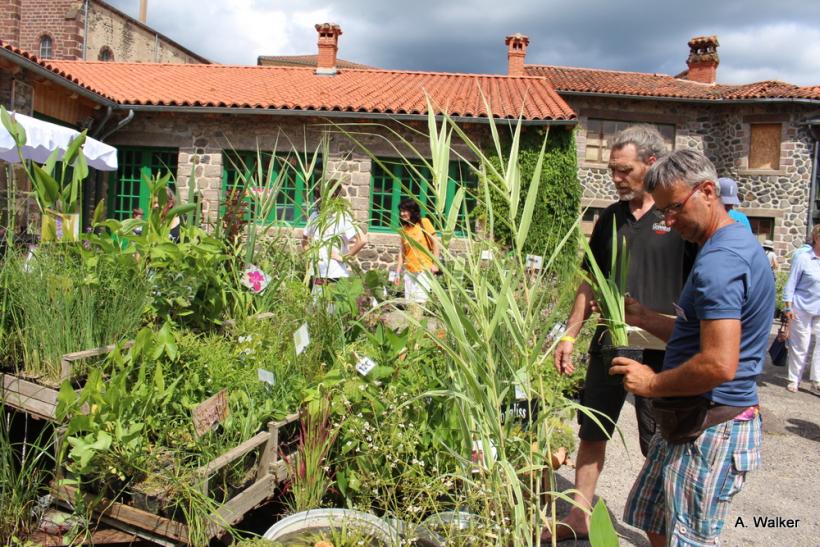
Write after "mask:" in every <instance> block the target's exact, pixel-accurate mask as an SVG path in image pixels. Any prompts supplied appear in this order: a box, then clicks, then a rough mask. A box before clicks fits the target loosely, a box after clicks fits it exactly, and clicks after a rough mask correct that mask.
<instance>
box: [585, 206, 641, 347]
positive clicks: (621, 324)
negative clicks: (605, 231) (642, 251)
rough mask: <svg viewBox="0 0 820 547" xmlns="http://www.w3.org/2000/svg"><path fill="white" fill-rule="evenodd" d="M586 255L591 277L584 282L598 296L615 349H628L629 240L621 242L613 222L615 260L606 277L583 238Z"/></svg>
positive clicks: (597, 301) (613, 257)
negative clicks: (627, 244)
mask: <svg viewBox="0 0 820 547" xmlns="http://www.w3.org/2000/svg"><path fill="white" fill-rule="evenodd" d="M582 242H583V246H584V253H585V256H586V260H587V264H588V265H589V269H590V270H592V271H591V273H589V274H585V276H584V277H585V279H586V281H587V283H589V286H590V287H592V292H593V294H594V295H595V302H596V303H597V304H598V307H599V309H600V310H601V317H602V318H603V322H604V324H605V325H606V328H607V330H608V331H609V334H610V336H611V338H612V345H613V346H616V347H626V346H628V345H629V335H628V332H627V324H626V310H625V308H624V300H625V298H626V293H627V285H626V276H627V273H628V271H629V250H628V248H627V246H626V238H620V239H619V238H618V227H617V226H616V225H615V219H614V218H613V219H612V258H611V262H610V265H609V275H604V273H603V271H602V270H601V267H600V266H599V265H598V262H597V261H596V260H595V255H594V254H593V252H592V249H591V248H590V246H589V243H588V242H587V241H586V240H585V239H583V238H582Z"/></svg>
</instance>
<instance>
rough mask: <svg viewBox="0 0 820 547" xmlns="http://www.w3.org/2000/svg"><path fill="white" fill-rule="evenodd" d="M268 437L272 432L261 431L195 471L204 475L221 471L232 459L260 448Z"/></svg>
mask: <svg viewBox="0 0 820 547" xmlns="http://www.w3.org/2000/svg"><path fill="white" fill-rule="evenodd" d="M268 437H270V433H268V432H267V431H261V432H259V433H257V434H256V435H254V436H253V437H251V438H250V439H248V440H247V441H245V442H244V443H242V444H240V445H237V446H235V447H233V448H232V449H230V450H229V451H227V452H225V453H224V454H222V455H221V456H218V457H217V458H216V459H214V460H211V461H210V462H208V463H207V464H205V465H204V466H202V467H200V468H198V469H197V470H196V471H195V473H196V474H197V475H199V476H202V477H207V476H209V475H212V474H213V473H214V472H216V471H219V470H220V469H222V468H223V467H225V466H226V465H228V464H229V463H231V462H232V461H234V460H236V459H239V458H241V457H242V456H244V455H245V454H247V453H248V452H250V451H251V450H254V449H256V448H258V447H259V446H260V445H261V444H264V443H265V442H267V440H268Z"/></svg>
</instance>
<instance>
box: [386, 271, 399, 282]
mask: <svg viewBox="0 0 820 547" xmlns="http://www.w3.org/2000/svg"><path fill="white" fill-rule="evenodd" d="M398 278H399V272H397V271H394V270H390V271H389V272H387V280H388V281H389V282H390V283H395V282H396V280H397V279H398Z"/></svg>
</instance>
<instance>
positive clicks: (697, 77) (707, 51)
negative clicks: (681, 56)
mask: <svg viewBox="0 0 820 547" xmlns="http://www.w3.org/2000/svg"><path fill="white" fill-rule="evenodd" d="M719 45H720V44H719V43H718V38H717V36H696V37H694V38H692V39H691V40H689V58H688V59H686V64H687V65H689V71H688V72H687V73H686V79H687V80H692V81H693V82H700V83H703V84H713V83H715V82H716V81H717V67H718V65H719V64H720V57H719V56H718V52H717V48H718V46H719Z"/></svg>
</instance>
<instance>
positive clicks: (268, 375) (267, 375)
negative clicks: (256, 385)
mask: <svg viewBox="0 0 820 547" xmlns="http://www.w3.org/2000/svg"><path fill="white" fill-rule="evenodd" d="M256 373H257V374H258V375H259V381H260V382H264V383H266V384H268V385H270V386H273V385H276V378H275V377H274V376H273V373H272V372H271V371H269V370H265V369H263V368H259V369H256Z"/></svg>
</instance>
